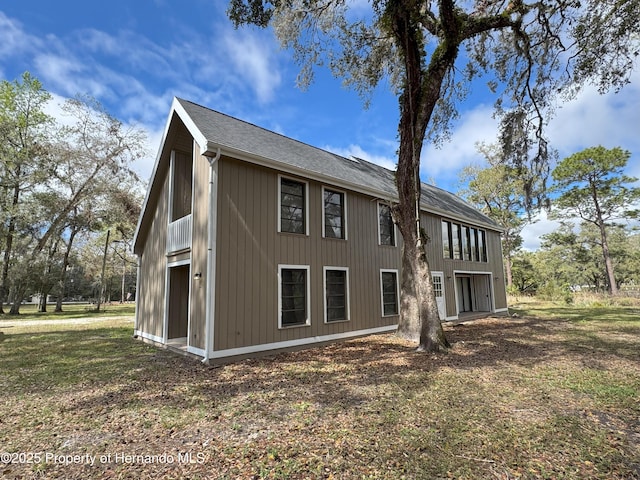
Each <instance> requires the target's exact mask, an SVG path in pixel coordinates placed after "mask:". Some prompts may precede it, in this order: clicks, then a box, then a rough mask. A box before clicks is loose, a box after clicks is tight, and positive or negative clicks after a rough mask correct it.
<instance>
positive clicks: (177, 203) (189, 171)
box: [169, 150, 193, 223]
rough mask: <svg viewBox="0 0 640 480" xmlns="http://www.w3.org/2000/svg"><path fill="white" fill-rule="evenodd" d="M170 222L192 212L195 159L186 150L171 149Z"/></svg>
mask: <svg viewBox="0 0 640 480" xmlns="http://www.w3.org/2000/svg"><path fill="white" fill-rule="evenodd" d="M169 184H170V190H169V191H170V200H169V223H171V222H175V221H176V220H179V219H181V218H183V217H186V216H187V215H190V214H191V208H192V205H191V204H192V198H193V159H192V158H191V156H190V155H189V154H187V153H184V152H179V151H177V150H172V151H171V162H170V172H169Z"/></svg>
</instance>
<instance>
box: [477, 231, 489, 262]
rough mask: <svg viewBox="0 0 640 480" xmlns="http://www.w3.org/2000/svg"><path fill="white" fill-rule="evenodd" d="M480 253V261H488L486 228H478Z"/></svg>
mask: <svg viewBox="0 0 640 480" xmlns="http://www.w3.org/2000/svg"><path fill="white" fill-rule="evenodd" d="M478 253H479V254H480V261H481V262H486V261H487V237H486V236H485V232H484V230H478Z"/></svg>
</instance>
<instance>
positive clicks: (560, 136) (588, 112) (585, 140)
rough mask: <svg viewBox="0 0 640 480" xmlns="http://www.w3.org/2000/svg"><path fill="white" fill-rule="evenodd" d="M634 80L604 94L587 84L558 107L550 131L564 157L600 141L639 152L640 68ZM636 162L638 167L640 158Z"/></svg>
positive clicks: (600, 142)
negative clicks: (616, 91) (621, 87)
mask: <svg viewBox="0 0 640 480" xmlns="http://www.w3.org/2000/svg"><path fill="white" fill-rule="evenodd" d="M631 82H632V83H631V84H629V85H627V86H625V87H624V88H623V89H622V90H621V91H620V92H618V93H613V92H610V93H608V94H605V95H601V94H599V93H598V91H597V89H596V88H595V87H592V86H588V87H587V88H585V89H584V90H583V91H582V92H581V93H580V94H579V95H578V96H577V98H575V99H574V100H573V101H571V102H568V103H566V104H564V105H563V106H562V107H561V108H559V109H558V111H557V113H556V116H555V118H554V119H553V120H552V121H551V122H550V124H549V127H548V133H549V137H550V140H551V144H552V146H553V147H554V148H556V149H558V150H559V152H560V155H561V158H564V157H566V156H569V155H571V154H573V153H576V152H579V151H581V150H584V149H585V148H589V147H595V146H598V145H602V146H604V147H606V148H613V147H618V146H619V147H622V148H624V149H626V150H629V151H631V152H632V154H634V156H635V157H636V158H638V156H640V136H639V135H638V131H639V130H638V125H640V70H639V71H636V72H634V73H633V75H632V78H631ZM635 163H636V171H638V167H637V164H640V162H638V161H637V160H636V162H635ZM630 166H633V165H632V164H631V163H630Z"/></svg>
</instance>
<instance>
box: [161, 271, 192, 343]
mask: <svg viewBox="0 0 640 480" xmlns="http://www.w3.org/2000/svg"><path fill="white" fill-rule="evenodd" d="M189 270H190V268H189V265H182V266H178V267H171V268H169V305H168V309H169V311H168V315H167V321H168V323H169V325H168V332H167V333H168V336H167V338H168V339H172V338H187V331H188V329H189V279H190V275H189Z"/></svg>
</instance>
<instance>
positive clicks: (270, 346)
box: [211, 324, 398, 358]
mask: <svg viewBox="0 0 640 480" xmlns="http://www.w3.org/2000/svg"><path fill="white" fill-rule="evenodd" d="M397 328H398V325H397V324H395V325H389V326H387V327H376V328H369V329H366V330H355V331H351V332H344V333H334V334H331V335H322V336H319V337H318V336H316V337H306V338H300V339H297V340H286V341H283V342H274V343H262V344H260V345H250V346H248V347H238V348H229V349H227V350H217V351H215V352H213V353H212V355H211V358H224V357H233V356H235V355H246V354H251V353H257V352H264V351H268V350H278V349H281V348H291V347H299V346H301V345H310V344H313V343H322V342H332V341H335V340H343V339H345V338H352V337H362V336H365V335H374V334H376V333H387V332H392V331H394V330H396V329H397Z"/></svg>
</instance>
